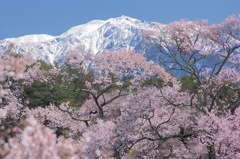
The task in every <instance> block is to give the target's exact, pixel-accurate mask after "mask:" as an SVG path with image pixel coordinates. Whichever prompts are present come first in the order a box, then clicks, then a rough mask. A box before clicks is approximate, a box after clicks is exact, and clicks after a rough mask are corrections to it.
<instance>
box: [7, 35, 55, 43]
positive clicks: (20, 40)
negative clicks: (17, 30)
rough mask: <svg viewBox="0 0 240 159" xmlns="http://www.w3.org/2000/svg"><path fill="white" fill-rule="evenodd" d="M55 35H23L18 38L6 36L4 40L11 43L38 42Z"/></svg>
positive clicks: (50, 38)
mask: <svg viewBox="0 0 240 159" xmlns="http://www.w3.org/2000/svg"><path fill="white" fill-rule="evenodd" d="M54 38H55V37H54V36H51V35H47V34H33V35H25V36H22V37H19V38H8V39H5V40H4V41H8V42H11V43H38V42H45V41H49V40H53V39H54Z"/></svg>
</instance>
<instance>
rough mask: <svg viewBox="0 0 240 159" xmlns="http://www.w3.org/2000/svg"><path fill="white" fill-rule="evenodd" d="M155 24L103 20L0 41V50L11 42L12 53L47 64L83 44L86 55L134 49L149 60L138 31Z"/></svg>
mask: <svg viewBox="0 0 240 159" xmlns="http://www.w3.org/2000/svg"><path fill="white" fill-rule="evenodd" d="M156 24H157V23H154V22H146V21H140V20H137V19H133V18H130V17H127V16H121V17H118V18H111V19H108V20H106V21H103V20H94V21H90V22H89V23H86V24H83V25H79V26H75V27H72V28H70V29H69V30H68V31H66V32H65V33H63V34H61V35H59V36H51V35H46V34H39V35H26V36H22V37H19V38H8V39H4V40H2V41H0V49H2V50H3V51H6V50H7V49H8V47H9V46H10V45H11V44H12V43H13V44H14V49H13V51H14V52H16V53H20V54H31V55H32V56H33V57H34V58H35V59H43V60H45V61H47V62H49V63H52V64H53V63H54V61H58V62H61V61H62V60H63V59H64V57H65V56H66V54H67V53H68V52H69V50H71V49H74V48H75V47H77V46H79V45H84V46H85V48H86V49H87V50H89V52H90V53H93V54H98V53H102V52H104V51H105V50H118V49H123V48H126V49H134V50H136V51H138V52H141V53H143V54H145V55H146V56H147V57H148V58H149V59H151V56H152V54H151V55H150V53H149V50H146V47H143V43H144V39H143V38H142V37H141V36H140V34H141V33H142V31H144V30H151V29H153V28H154V26H155V25H156Z"/></svg>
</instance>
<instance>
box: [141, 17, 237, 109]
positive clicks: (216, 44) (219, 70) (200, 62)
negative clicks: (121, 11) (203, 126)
mask: <svg viewBox="0 0 240 159" xmlns="http://www.w3.org/2000/svg"><path fill="white" fill-rule="evenodd" d="M239 24H240V20H239V17H236V16H230V17H228V18H227V19H226V20H225V21H224V22H223V23H221V24H215V25H208V23H207V22H206V21H195V22H192V21H187V20H181V21H178V22H173V23H170V24H169V25H166V26H163V27H161V28H159V34H156V32H150V33H149V32H148V33H146V36H145V37H147V38H149V39H150V40H151V41H152V42H155V43H156V44H157V45H158V48H159V52H160V57H161V58H160V59H159V60H160V62H161V64H162V65H163V66H164V68H166V69H167V70H169V71H171V72H172V73H173V74H177V73H180V74H187V75H189V76H191V77H193V78H194V81H195V83H196V85H197V88H198V89H196V92H195V94H196V95H197V97H198V99H199V108H200V107H201V109H202V111H205V112H206V111H211V110H212V109H213V108H214V107H217V105H218V106H219V103H221V102H222V104H220V105H225V106H227V107H228V108H230V109H231V110H232V111H234V109H235V108H236V107H238V105H239V100H238V99H239V98H237V99H235V102H232V103H229V102H227V101H223V100H222V98H221V96H222V95H223V94H224V93H226V91H227V90H228V91H231V90H232V89H234V90H238V89H239V88H238V87H236V83H238V82H239V78H238V72H239V67H238V64H237V63H239V61H238V60H239V58H238V56H239V48H240V41H239V38H240V36H239V32H240V27H239V26H240V25H239ZM233 79H234V80H233ZM225 82H227V84H226V83H225ZM229 85H230V87H229ZM233 85H234V88H233ZM212 88H213V89H212ZM225 108H226V107H225ZM225 108H223V109H225Z"/></svg>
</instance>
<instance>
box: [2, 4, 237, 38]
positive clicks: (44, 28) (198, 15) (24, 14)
mask: <svg viewBox="0 0 240 159" xmlns="http://www.w3.org/2000/svg"><path fill="white" fill-rule="evenodd" d="M233 14H240V0H148V1H147V0H0V20H1V23H0V40H2V39H5V38H10V37H19V36H23V35H27V34H50V35H59V34H61V33H63V32H65V31H66V30H68V29H69V28H70V27H73V26H76V25H80V24H84V23H87V22H89V21H91V20H95V19H101V20H106V19H108V18H114V17H119V16H121V15H126V16H130V17H132V18H137V19H140V20H146V21H156V22H160V23H165V24H167V23H170V22H173V21H177V20H180V19H185V18H187V19H189V20H199V19H207V20H208V21H209V23H220V22H222V21H224V19H225V18H226V17H227V16H229V15H233Z"/></svg>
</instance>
